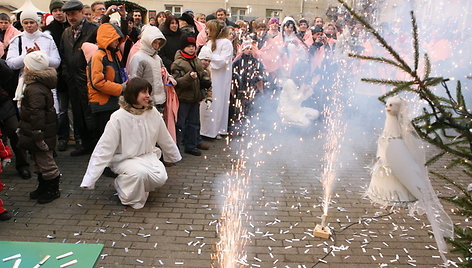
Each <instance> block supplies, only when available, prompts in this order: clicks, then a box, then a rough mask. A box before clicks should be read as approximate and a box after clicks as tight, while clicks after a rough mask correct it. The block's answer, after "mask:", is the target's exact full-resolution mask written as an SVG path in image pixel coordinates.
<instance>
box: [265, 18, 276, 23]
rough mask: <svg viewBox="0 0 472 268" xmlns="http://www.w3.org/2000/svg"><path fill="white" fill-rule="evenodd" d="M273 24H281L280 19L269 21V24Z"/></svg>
mask: <svg viewBox="0 0 472 268" xmlns="http://www.w3.org/2000/svg"><path fill="white" fill-rule="evenodd" d="M272 23H277V24H279V19H278V18H272V19H270V20H269V22H268V23H267V24H272Z"/></svg>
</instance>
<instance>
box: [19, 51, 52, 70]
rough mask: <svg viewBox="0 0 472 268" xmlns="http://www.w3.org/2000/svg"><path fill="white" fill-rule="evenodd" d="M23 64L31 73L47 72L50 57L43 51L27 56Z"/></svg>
mask: <svg viewBox="0 0 472 268" xmlns="http://www.w3.org/2000/svg"><path fill="white" fill-rule="evenodd" d="M23 62H24V63H25V66H26V67H27V68H28V69H29V70H31V71H41V70H46V69H47V68H48V67H49V60H48V55H46V53H44V52H43V51H41V50H38V51H34V52H31V53H28V54H26V56H25V59H24V60H23Z"/></svg>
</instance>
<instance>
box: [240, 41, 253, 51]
mask: <svg viewBox="0 0 472 268" xmlns="http://www.w3.org/2000/svg"><path fill="white" fill-rule="evenodd" d="M247 48H252V41H251V40H244V41H243V44H242V45H241V50H245V49H247Z"/></svg>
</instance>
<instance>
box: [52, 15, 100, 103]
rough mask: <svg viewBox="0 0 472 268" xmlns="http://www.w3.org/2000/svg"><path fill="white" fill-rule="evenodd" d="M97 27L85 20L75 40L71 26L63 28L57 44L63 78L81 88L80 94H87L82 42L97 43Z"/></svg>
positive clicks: (85, 64)
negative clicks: (58, 44) (59, 43)
mask: <svg viewBox="0 0 472 268" xmlns="http://www.w3.org/2000/svg"><path fill="white" fill-rule="evenodd" d="M97 29H98V25H96V24H94V23H91V22H89V21H87V20H85V22H84V25H83V27H82V32H81V34H80V36H79V38H77V40H75V39H74V33H73V32H72V27H69V28H67V29H65V30H64V33H63V34H62V39H61V45H60V46H59V53H60V55H61V60H62V61H61V65H62V73H63V76H64V78H65V79H66V81H67V83H68V85H75V86H78V87H79V88H81V89H83V92H81V94H85V96H87V73H86V68H87V61H86V59H85V56H84V53H83V52H82V49H81V47H82V44H83V43H84V42H90V43H94V44H95V43H97V41H96V39H97Z"/></svg>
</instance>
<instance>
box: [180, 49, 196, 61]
mask: <svg viewBox="0 0 472 268" xmlns="http://www.w3.org/2000/svg"><path fill="white" fill-rule="evenodd" d="M180 55H182V57H184V58H185V59H187V60H191V59H195V57H196V55H195V54H193V55H190V54H187V53H185V52H184V51H183V50H181V51H180Z"/></svg>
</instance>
